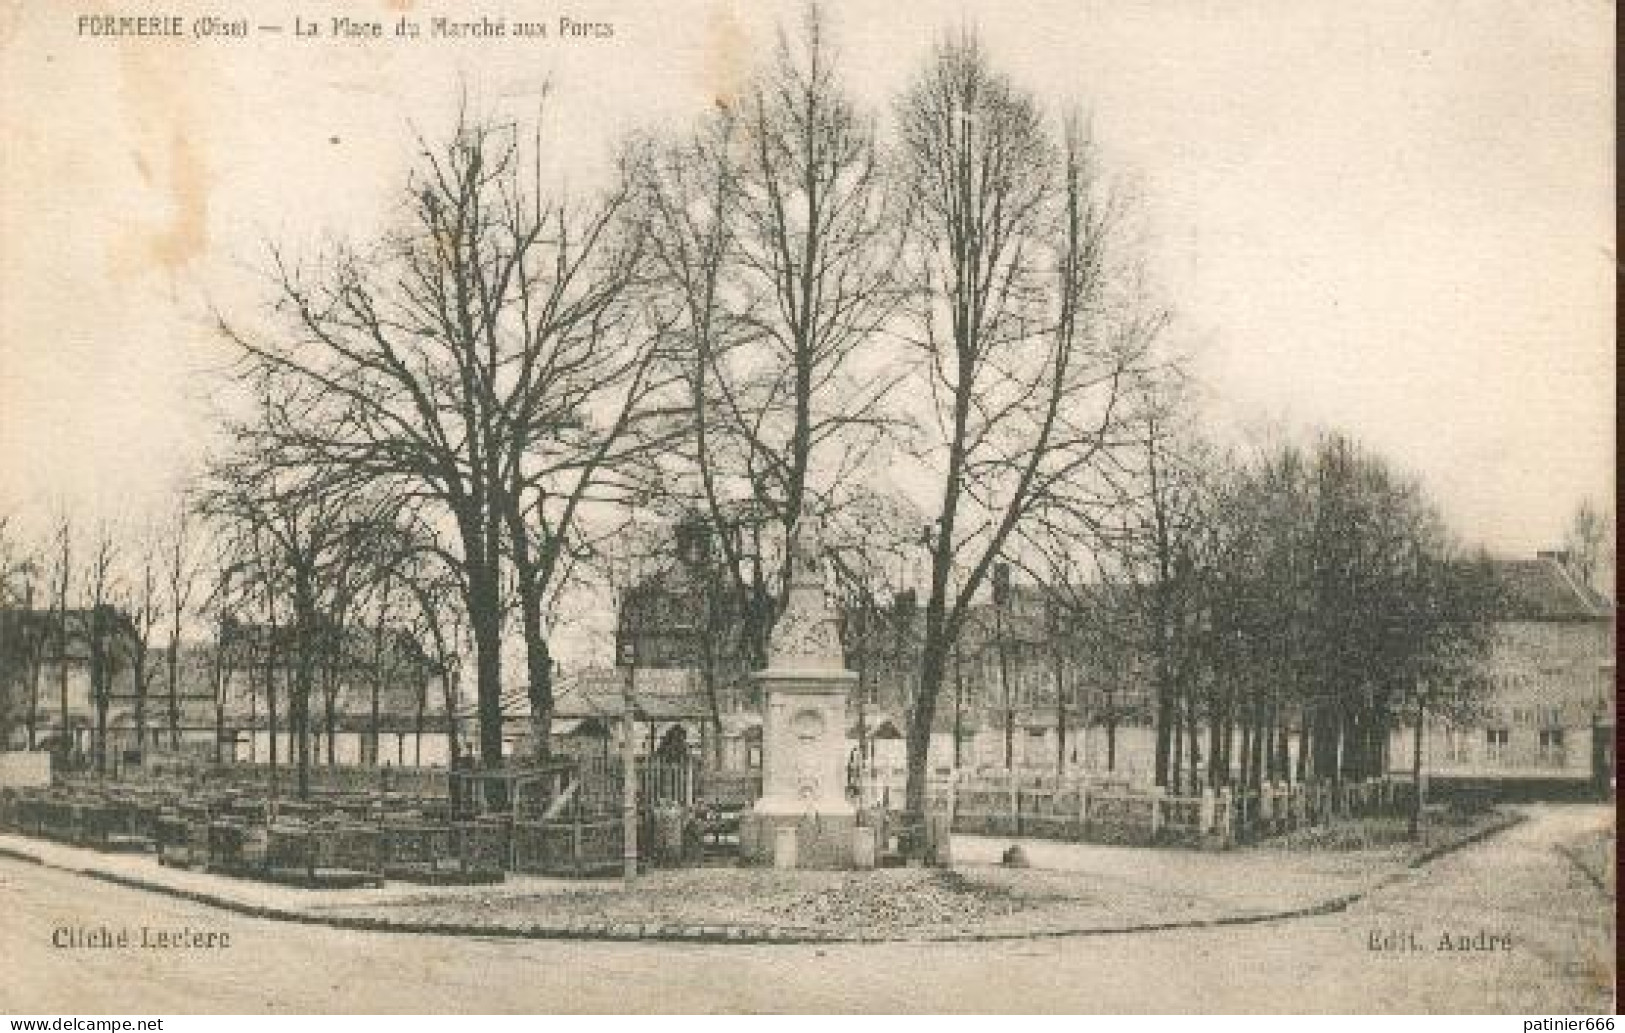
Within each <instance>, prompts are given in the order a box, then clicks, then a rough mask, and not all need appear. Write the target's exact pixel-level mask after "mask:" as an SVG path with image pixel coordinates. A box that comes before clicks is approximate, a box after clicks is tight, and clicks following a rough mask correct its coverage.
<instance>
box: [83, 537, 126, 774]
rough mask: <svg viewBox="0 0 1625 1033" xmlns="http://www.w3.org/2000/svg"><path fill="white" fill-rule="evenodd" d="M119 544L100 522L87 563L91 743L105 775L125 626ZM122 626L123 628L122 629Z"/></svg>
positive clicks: (86, 593) (86, 616) (85, 575)
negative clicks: (120, 639)
mask: <svg viewBox="0 0 1625 1033" xmlns="http://www.w3.org/2000/svg"><path fill="white" fill-rule="evenodd" d="M118 562H119V550H118V543H117V541H116V540H115V538H114V533H113V528H112V526H111V525H110V524H107V523H105V522H104V523H102V524H101V525H100V526H99V527H98V528H97V531H96V535H95V538H94V539H92V541H91V545H90V555H89V558H88V559H87V560H86V565H85V572H84V580H85V612H84V631H85V640H86V648H87V651H88V653H89V660H90V698H91V704H92V706H93V707H94V708H95V711H96V725H95V732H94V738H93V740H92V752H93V753H94V755H95V762H96V773H97V774H98V775H102V774H106V772H107V715H108V710H109V709H110V708H111V706H112V702H113V682H114V678H115V677H116V674H117V670H118V666H119V660H120V657H119V650H118V635H119V632H120V631H123V630H126V628H127V626H128V624H127V621H125V620H120V613H119V611H118V609H117V607H116V606H115V605H114V599H115V598H116V597H117V595H118V593H119V591H120V586H119V582H118ZM121 625H123V626H121Z"/></svg>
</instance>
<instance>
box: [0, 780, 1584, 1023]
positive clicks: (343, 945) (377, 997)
mask: <svg viewBox="0 0 1625 1033" xmlns="http://www.w3.org/2000/svg"><path fill="white" fill-rule="evenodd" d="M1612 821H1613V815H1612V811H1611V810H1609V809H1605V808H1600V807H1581V806H1574V807H1543V808H1535V809H1532V811H1531V820H1530V821H1529V822H1527V823H1526V824H1524V825H1522V826H1519V827H1517V828H1515V829H1513V830H1511V831H1509V832H1506V833H1502V834H1501V835H1500V836H1497V837H1494V838H1492V839H1491V840H1489V841H1488V842H1485V843H1482V844H1479V845H1477V846H1474V847H1470V848H1468V849H1467V850H1464V851H1462V852H1459V853H1457V854H1454V855H1452V856H1450V857H1447V858H1444V859H1442V860H1440V861H1438V862H1436V863H1435V864H1434V865H1433V866H1432V867H1431V868H1430V869H1429V870H1427V871H1424V872H1421V873H1418V874H1417V876H1416V877H1415V878H1413V879H1411V880H1409V881H1407V882H1406V883H1403V884H1400V885H1396V886H1392V887H1389V888H1387V889H1385V890H1382V891H1380V892H1379V893H1377V894H1375V895H1373V896H1372V897H1370V898H1367V899H1366V900H1365V901H1362V902H1361V903H1359V904H1357V905H1355V906H1354V907H1352V908H1351V909H1349V910H1348V911H1346V912H1344V913H1341V914H1332V915H1324V916H1317V917H1314V918H1308V919H1299V920H1295V921H1287V922H1279V923H1270V924H1259V925H1250V926H1232V927H1225V928H1214V929H1200V930H1185V931H1175V932H1163V933H1142V934H1133V935H1127V936H1098V937H1084V938H1072V939H1057V940H1034V941H1022V942H1016V943H1004V944H885V945H870V946H865V945H851V946H829V947H823V948H815V947H792V946H785V947H772V946H740V947H728V946H689V945H673V944H639V943H624V944H612V943H559V942H544V941H517V940H499V939H484V938H460V937H449V936H414V935H408V934H392V933H364V932H350V931H345V930H338V929H330V928H326V927H320V926H303V925H290V924H284V923H278V922H270V921H262V920H257V919H250V918H245V917H242V916H239V915H234V914H229V913H226V912H222V911H218V910H215V909H212V908H208V907H205V906H202V905H196V904H191V903H188V902H184V901H179V900H175V899H172V898H168V897H163V896H159V895H154V894H150V893H146V892H143V891H138V890H132V889H127V888H124V887H120V886H115V885H110V884H106V883H102V882H97V881H92V880H87V879H85V878H83V877H80V876H75V875H70V874H67V873H63V872H58V871H54V870H49V869H43V868H40V867H37V866H33V865H28V864H23V863H17V862H12V861H9V860H0V914H4V915H5V918H4V920H3V922H0V959H4V960H3V961H0V965H3V966H4V969H5V970H6V975H5V978H4V979H0V1011H5V1012H10V1013H14V1014H15V1013H19V1012H23V1013H44V1014H72V1013H80V1014H84V1013H94V1012H119V1013H125V1014H165V1013H194V1012H231V1013H239V1012H249V1013H257V1012H262V1011H264V1012H295V1013H298V1012H311V1013H327V1012H372V1011H378V1012H406V1013H423V1012H445V1011H464V1012H471V1011H474V1012H614V1013H620V1012H627V1011H653V1012H698V1011H733V1012H769V1011H794V1012H839V1011H863V1012H880V1013H892V1012H979V1011H980V1012H1031V1011H1036V1012H1173V1013H1178V1012H1250V1011H1251V1012H1258V1011H1264V1012H1268V1011H1311V1012H1334V1013H1338V1012H1354V1013H1366V1012H1372V1011H1384V1012H1512V1013H1519V1012H1521V1013H1572V1012H1579V1011H1607V1010H1611V995H1612V985H1613V966H1614V960H1613V959H1614V946H1613V936H1614V924H1613V902H1612V900H1611V898H1609V897H1608V896H1607V895H1606V893H1605V892H1604V891H1603V890H1601V889H1600V888H1599V887H1598V886H1597V885H1596V884H1595V883H1593V882H1592V881H1591V880H1590V879H1588V878H1587V877H1586V876H1585V875H1584V874H1583V873H1582V872H1581V871H1580V870H1579V869H1578V868H1576V867H1575V866H1574V865H1573V864H1572V863H1571V862H1569V861H1568V860H1567V859H1565V858H1564V857H1563V856H1562V855H1561V854H1559V853H1558V852H1557V851H1556V850H1555V849H1554V848H1555V847H1557V846H1559V845H1562V844H1564V843H1567V842H1570V841H1572V840H1574V839H1575V838H1576V837H1580V836H1583V835H1585V834H1586V833H1587V832H1588V831H1591V830H1594V829H1597V828H1599V827H1605V826H1609V825H1611V823H1612ZM61 927H68V928H83V927H89V928H91V929H93V930H94V929H100V928H102V927H106V928H107V929H108V930H111V931H114V932H116V931H118V930H121V929H127V930H129V931H130V935H131V936H132V937H139V935H140V931H141V929H142V928H146V929H148V930H153V931H156V930H158V929H173V928H177V927H186V928H190V929H191V930H193V931H197V932H205V933H207V932H215V933H225V934H227V935H228V936H229V941H230V945H229V947H225V948H220V947H215V948H190V949H188V948H182V949H138V948H128V949H116V948H94V947H87V948H72V947H60V948H59V947H53V946H52V937H53V932H54V930H57V929H59V928H61ZM1374 931H1376V932H1378V933H1379V934H1394V937H1393V940H1392V941H1391V942H1393V943H1409V942H1411V936H1412V934H1414V937H1415V941H1416V942H1417V943H1419V944H1420V945H1421V946H1422V947H1423V948H1424V949H1422V950H1418V951H1399V950H1372V949H1371V937H1372V934H1373V932H1374ZM1480 932H1482V933H1484V934H1485V935H1484V937H1479V936H1478V934H1479V933H1480ZM1446 933H1449V934H1451V935H1452V936H1453V937H1466V938H1467V939H1468V940H1470V941H1473V940H1476V941H1478V942H1480V943H1487V942H1488V937H1490V936H1496V937H1510V939H1511V948H1510V949H1509V950H1508V949H1499V946H1497V949H1494V950H1489V951H1469V952H1442V951H1440V950H1438V949H1437V948H1438V941H1439V939H1440V937H1441V936H1442V935H1444V934H1446ZM148 935H149V936H151V935H155V932H150V933H149V934H148ZM19 968H20V975H21V978H16V977H17V976H18V975H19Z"/></svg>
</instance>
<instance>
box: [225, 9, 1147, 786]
mask: <svg viewBox="0 0 1625 1033" xmlns="http://www.w3.org/2000/svg"><path fill="white" fill-rule="evenodd" d="M888 129H889V132H888V131H887V130H888ZM620 154H621V158H620V161H619V163H618V165H617V169H616V174H615V176H614V177H613V179H612V182H610V183H609V184H608V185H607V186H606V187H605V188H604V189H603V190H601V191H599V192H597V193H594V194H592V195H591V196H587V197H584V198H573V197H569V196H567V195H565V194H563V193H562V192H560V191H556V190H553V189H552V188H551V180H549V179H547V178H546V177H544V175H543V174H542V172H541V171H540V170H541V168H543V166H544V164H545V162H546V160H547V159H548V158H549V157H550V156H551V155H550V152H549V151H548V148H547V145H546V144H545V143H544V142H543V141H542V139H541V137H540V135H539V133H537V134H526V133H524V132H522V131H521V129H520V127H518V126H517V125H514V124H508V123H502V122H499V121H495V120H490V119H483V118H479V117H476V116H474V115H471V114H470V113H469V112H468V111H467V110H466V108H465V109H464V110H463V112H462V113H461V114H460V115H459V117H458V120H457V122H456V124H455V126H454V128H453V130H452V133H451V135H450V139H449V141H448V142H447V143H446V144H445V145H442V146H437V145H435V144H432V143H429V142H427V141H425V142H424V144H423V149H422V155H421V162H420V164H419V166H418V167H417V168H416V169H415V170H414V171H413V174H412V176H411V177H410V180H409V184H408V189H407V193H406V198H405V201H406V203H405V205H404V212H405V214H404V217H403V218H402V219H401V220H400V221H399V222H398V223H397V224H396V225H395V226H394V227H393V228H392V229H391V230H390V231H389V232H387V233H385V234H384V235H382V236H381V237H380V238H378V239H377V240H375V241H373V242H371V243H370V244H368V245H365V246H362V245H354V246H344V247H341V248H339V249H336V250H334V251H332V252H330V253H328V254H326V255H322V256H319V257H317V258H315V259H313V260H311V261H309V262H308V263H299V262H295V261H292V260H289V259H286V258H285V257H284V256H281V255H280V254H278V253H275V252H273V256H274V291H273V294H274V297H273V300H272V304H271V306H270V308H269V311H268V312H267V313H265V317H264V318H261V319H246V318H242V317H241V316H239V317H236V318H229V319H223V320H222V329H223V331H224V332H225V333H226V334H227V335H228V336H229V337H230V338H231V339H232V340H233V341H235V342H236V343H237V345H238V346H239V348H240V352H241V355H242V356H243V367H242V370H241V376H242V383H244V384H245V385H246V386H247V388H248V394H249V395H250V396H251V398H252V402H251V404H250V405H248V406H247V407H246V415H245V417H244V419H243V420H242V422H241V423H240V424H239V425H238V426H237V427H236V429H235V434H236V437H237V440H238V445H237V447H236V449H235V454H236V455H237V457H238V459H237V460H236V461H234V462H233V463H231V464H228V465H223V466H222V467H220V468H219V469H217V471H216V474H217V479H221V478H223V479H224V480H225V481H226V482H227V483H250V482H255V481H258V482H265V481H267V480H275V479H277V478H281V477H293V478H297V479H308V480H313V481H317V482H320V483H321V484H323V485H324V486H325V487H324V489H323V490H324V492H325V493H327V494H328V495H330V496H331V497H335V498H342V497H346V496H349V495H352V494H354V495H358V496H364V497H370V498H380V499H391V500H396V501H394V502H392V503H390V505H389V508H398V507H406V508H410V509H411V510H412V511H413V512H414V513H415V514H417V516H418V517H419V518H420V527H421V528H422V529H424V530H425V532H426V534H425V535H424V537H423V539H422V549H423V552H424V554H425V555H428V556H432V557H433V558H434V560H435V562H436V563H438V564H439V565H440V569H441V570H443V572H444V574H445V577H446V580H447V582H448V583H449V584H450V585H451V586H453V587H454V589H455V591H456V593H457V595H458V602H459V604H460V605H459V609H460V611H461V613H462V615H463V616H464V617H465V618H466V621H467V625H468V628H469V630H470V637H471V639H472V642H473V646H474V655H475V660H476V677H475V693H476V700H477V707H478V714H479V740H480V743H479V745H480V754H481V756H482V758H483V759H484V761H485V762H486V763H487V764H492V765H495V764H499V763H500V762H501V748H502V728H501V712H500V702H499V700H500V694H501V686H502V675H501V667H502V641H503V627H504V622H505V621H506V620H507V619H508V617H509V615H510V614H513V615H516V617H517V624H518V627H519V631H520V638H522V640H523V644H524V647H525V664H524V668H525V680H526V687H527V690H528V695H529V699H530V707H531V715H532V719H533V721H534V724H535V734H534V735H533V741H534V742H535V744H536V747H537V751H538V754H540V755H545V753H546V750H547V741H548V740H547V729H548V727H549V724H550V718H551V713H552V678H553V671H554V663H553V652H552V648H551V641H550V639H551V635H552V634H553V632H554V631H555V629H556V626H557V609H556V602H557V599H558V598H559V596H560V594H561V593H562V592H563V591H565V590H566V589H567V588H568V587H569V586H570V584H571V581H572V578H576V577H587V576H591V575H592V574H593V573H594V572H597V573H600V574H601V573H602V565H603V563H604V560H605V551H606V550H605V549H604V543H605V541H606V540H607V539H608V538H610V537H612V536H613V535H614V534H615V533H616V532H617V530H618V529H619V528H620V527H621V525H622V524H623V522H624V514H625V513H626V512H627V511H628V510H639V511H641V510H653V511H656V512H657V513H664V514H667V515H670V516H676V515H678V514H690V515H698V517H699V519H700V520H701V521H703V523H704V524H705V525H706V526H707V527H709V528H711V529H713V531H714V532H716V533H714V534H712V535H711V536H710V538H709V541H710V542H711V543H712V544H711V546H710V547H711V548H712V549H714V552H713V553H712V554H711V556H710V558H709V559H708V563H707V567H706V570H707V574H706V577H707V578H708V579H712V580H715V581H716V583H717V585H718V588H719V591H720V592H723V593H727V594H729V595H731V596H744V597H747V598H750V599H752V600H760V601H761V603H760V605H751V606H748V607H745V608H744V620H745V624H746V627H745V629H744V639H745V643H746V645H745V648H746V650H747V651H748V652H749V653H750V654H751V655H754V656H756V657H760V656H761V655H763V647H764V644H765V642H766V639H767V632H768V628H769V627H770V626H771V623H772V620H773V617H774V614H775V611H776V608H777V596H778V594H779V592H780V588H779V586H781V585H782V584H783V580H784V571H785V567H786V565H787V563H788V550H787V549H786V547H785V543H786V542H788V541H789V540H790V538H791V535H792V532H793V529H794V527H795V525H796V522H797V521H798V520H799V519H800V518H801V516H802V515H803V514H804V513H809V512H814V513H818V514H819V515H821V516H822V517H824V518H825V520H826V523H827V524H828V525H830V526H833V527H834V528H836V531H835V536H836V537H837V538H840V539H843V540H844V541H846V542H847V543H850V547H849V548H847V549H845V550H844V551H843V552H842V554H841V555H842V557H843V560H844V561H845V565H846V566H848V567H849V568H851V569H860V568H863V567H865V566H866V565H867V564H868V563H869V562H870V561H869V560H868V559H866V558H865V557H868V556H871V555H872V554H874V553H876V552H880V553H884V552H886V551H887V550H888V549H889V550H892V551H895V550H896V549H897V548H898V547H899V545H900V543H904V542H909V543H912V542H919V541H921V540H922V539H923V544H924V548H925V551H926V554H927V556H928V566H929V575H928V579H927V580H928V583H929V588H928V590H927V591H926V592H925V593H924V622H925V628H924V646H923V653H922V661H921V671H920V690H919V692H918V693H917V694H916V707H915V713H914V714H913V716H912V719H911V731H910V739H911V742H912V743H913V745H914V747H915V749H914V750H913V752H914V753H915V754H917V755H918V772H917V774H918V776H919V777H917V778H914V779H911V782H912V784H913V790H912V791H913V793H914V796H915V797H918V796H919V794H920V792H921V791H922V789H923V785H924V782H923V775H924V770H925V769H924V764H925V760H924V743H925V741H926V738H927V737H928V732H929V728H930V726H931V722H932V720H933V709H934V706H935V698H936V695H937V692H938V689H939V687H940V684H941V682H942V680H943V676H944V666H945V663H946V658H947V656H948V655H949V651H950V650H951V647H952V644H953V642H954V640H955V638H956V636H957V635H958V634H959V632H960V630H961V629H962V627H963V625H964V622H965V620H966V614H967V612H968V608H969V606H970V605H971V603H972V600H973V599H975V598H976V597H977V595H978V593H980V592H981V591H983V590H984V586H985V582H986V579H987V577H988V573H989V571H990V570H991V569H992V566H993V564H994V562H995V560H996V558H997V557H998V556H999V555H1000V554H1001V552H1003V551H1004V550H1005V549H1006V548H1007V547H1008V546H1009V545H1010V544H1011V543H1012V542H1013V541H1014V535H1015V534H1016V531H1017V529H1018V528H1020V527H1022V526H1023V525H1025V524H1027V523H1028V522H1030V521H1033V520H1036V519H1039V518H1042V519H1043V520H1044V521H1045V522H1046V523H1047V524H1048V525H1049V526H1050V527H1051V528H1053V529H1055V530H1057V531H1059V530H1060V529H1062V528H1083V527H1087V526H1091V525H1092V524H1095V523H1098V522H1099V521H1100V519H1101V514H1102V513H1103V512H1104V510H1105V508H1106V507H1110V506H1113V505H1115V504H1117V503H1118V502H1119V501H1120V494H1121V493H1120V489H1119V487H1118V486H1116V485H1115V484H1114V483H1113V477H1114V476H1115V474H1114V469H1115V467H1116V466H1117V465H1119V456H1120V454H1121V453H1122V452H1123V450H1124V449H1125V448H1128V447H1131V445H1132V440H1133V437H1132V435H1130V434H1126V433H1124V430H1125V427H1127V426H1128V425H1129V424H1130V423H1131V422H1132V421H1133V419H1134V418H1135V416H1134V413H1133V408H1134V406H1133V404H1132V401H1131V399H1130V394H1131V391H1130V388H1131V385H1133V384H1134V383H1136V382H1137V381H1138V380H1139V379H1140V378H1142V377H1144V376H1145V375H1147V374H1148V373H1149V372H1150V371H1152V370H1153V369H1154V368H1155V366H1156V359H1155V358H1154V353H1155V343H1156V339H1157V337H1158V333H1159V331H1160V329H1161V327H1162V323H1163V317H1162V314H1161V313H1160V311H1159V310H1157V309H1156V308H1155V306H1154V305H1153V304H1151V302H1150V301H1149V300H1148V299H1147V297H1146V292H1145V290H1144V288H1143V285H1142V281H1141V277H1140V276H1139V275H1138V270H1137V268H1136V265H1135V256H1134V255H1133V254H1132V251H1131V249H1129V248H1128V247H1126V235H1125V234H1124V232H1123V230H1124V217H1125V213H1126V210H1125V207H1124V206H1123V205H1122V204H1121V203H1119V202H1118V201H1117V200H1116V199H1115V198H1114V197H1113V196H1112V194H1111V191H1110V190H1109V188H1108V185H1107V182H1106V178H1105V177H1104V175H1103V174H1102V172H1101V169H1100V167H1099V162H1098V158H1097V156H1096V154H1095V151H1094V149H1093V147H1092V144H1091V141H1090V138H1089V135H1088V132H1087V124H1086V123H1085V122H1084V121H1083V120H1082V118H1081V117H1077V116H1072V117H1065V118H1052V116H1051V114H1050V113H1048V112H1046V111H1045V110H1044V108H1043V107H1042V106H1041V105H1040V104H1039V103H1038V102H1037V100H1036V99H1035V98H1034V97H1032V96H1031V95H1029V94H1027V93H1025V92H1024V91H1022V90H1021V89H1020V88H1019V87H1017V86H1016V85H1015V84H1014V83H1013V82H1011V81H1010V80H1009V79H1008V78H1007V77H1006V76H1004V75H1002V74H1000V73H999V72H997V71H996V70H995V69H994V68H993V66H992V63H991V61H990V59H989V57H988V55H987V54H986V53H985V51H984V50H983V48H982V46H981V45H980V43H979V41H978V40H977V39H975V38H974V36H971V35H961V36H958V37H955V38H952V39H949V40H947V41H945V42H943V43H941V44H940V45H939V46H937V47H936V48H935V50H934V52H933V54H932V55H931V57H930V58H929V59H928V61H927V62H926V64H925V66H924V67H923V68H922V70H921V72H920V73H919V75H918V76H917V77H916V79H915V81H914V83H913V84H912V85H911V86H910V87H909V88H908V90H907V91H906V92H905V93H904V94H903V95H902V96H901V97H899V98H898V100H897V104H896V106H895V111H894V113H893V117H892V118H891V120H890V123H889V125H885V124H883V123H882V121H881V120H880V119H878V118H877V117H875V115H873V114H872V113H869V112H865V111H863V110H861V108H860V107H859V106H858V105H857V104H856V103H855V102H854V101H853V100H852V99H851V98H850V97H849V96H848V95H847V94H846V93H845V91H844V90H843V88H842V83H841V80H840V76H839V73H838V65H837V62H836V58H835V54H834V51H833V48H832V47H831V45H830V43H829V41H828V38H827V32H826V27H825V25H824V23H823V20H822V18H821V16H820V15H819V13H818V12H817V11H816V10H814V11H811V12H809V14H808V15H807V17H806V18H805V20H804V22H803V24H802V25H801V27H800V31H799V32H797V33H795V34H793V35H791V34H787V35H786V36H785V37H784V38H782V39H781V40H780V43H779V46H778V47H777V49H776V52H775V55H774V57H773V59H772V60H771V61H770V62H769V63H768V66H767V67H766V68H764V69H763V70H762V71H761V72H760V74H759V75H758V76H757V77H756V78H755V79H753V80H752V81H751V83H750V84H749V85H748V86H747V87H746V88H745V89H744V90H742V91H741V92H740V94H739V95H737V96H735V97H731V98H724V99H723V101H722V102H721V103H720V104H719V105H718V107H717V109H716V110H715V111H713V112H711V113H709V114H708V115H707V116H706V117H704V118H703V119H701V120H700V122H699V123H698V124H697V125H696V126H695V127H694V128H693V129H692V130H691V131H690V132H688V133H686V134H678V135H675V136H673V137H669V138H665V139H641V140H636V141H632V142H629V143H628V144H627V145H626V146H625V147H624V148H623V149H622V151H621V152H620ZM247 467H256V468H258V469H260V470H262V471H263V472H262V473H254V474H249V473H247V472H246V469H245V468H247ZM898 467H903V468H905V469H907V470H909V471H910V472H911V473H912V474H913V475H914V476H913V479H914V480H915V481H916V482H917V483H920V484H923V485H925V486H926V487H925V489H924V490H923V491H916V492H912V493H909V492H899V491H897V490H896V487H895V485H894V484H893V483H891V478H890V477H889V476H888V474H889V473H891V472H892V471H894V470H895V469H897V468H898ZM875 512H882V513H885V514H887V516H888V519H884V520H881V521H875V520H873V519H871V516H872V514H873V513H875ZM899 516H901V517H902V519H896V517H899ZM927 517H930V519H927ZM922 526H923V527H924V528H925V530H924V532H923V535H922V532H921V531H920V530H919V529H920V528H921V527H922ZM293 594H294V596H295V597H298V596H299V594H300V590H299V588H298V586H297V585H295V589H294V593H293Z"/></svg>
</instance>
